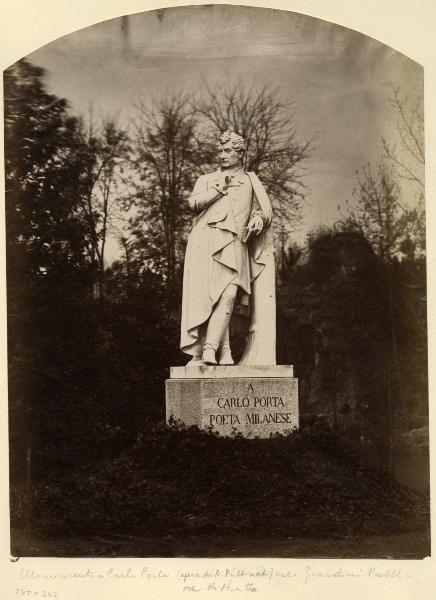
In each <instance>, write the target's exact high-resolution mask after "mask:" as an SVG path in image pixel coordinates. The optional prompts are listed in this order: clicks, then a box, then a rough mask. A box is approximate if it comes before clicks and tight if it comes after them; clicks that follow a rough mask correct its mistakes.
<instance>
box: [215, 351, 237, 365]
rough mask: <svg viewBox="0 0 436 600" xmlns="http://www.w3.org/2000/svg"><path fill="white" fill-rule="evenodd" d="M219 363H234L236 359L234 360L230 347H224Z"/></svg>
mask: <svg viewBox="0 0 436 600" xmlns="http://www.w3.org/2000/svg"><path fill="white" fill-rule="evenodd" d="M218 364H219V365H227V366H230V365H234V364H235V361H234V360H233V357H232V353H231V352H230V348H223V349H222V350H221V354H220V360H219V363H218Z"/></svg>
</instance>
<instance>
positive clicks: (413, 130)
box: [382, 88, 425, 190]
mask: <svg viewBox="0 0 436 600" xmlns="http://www.w3.org/2000/svg"><path fill="white" fill-rule="evenodd" d="M389 100H390V103H391V105H392V106H393V108H394V110H395V112H396V113H397V115H398V120H397V127H396V130H397V134H398V142H396V143H389V142H388V141H387V140H386V139H385V138H383V139H382V143H383V150H384V156H383V158H384V159H386V160H387V161H389V162H390V163H391V164H392V165H393V167H394V172H395V174H396V175H397V176H398V177H400V178H401V179H405V180H408V181H411V182H413V183H416V184H417V185H418V186H419V188H420V189H421V190H424V165H425V154H424V114H423V108H422V102H421V98H420V97H416V98H414V99H413V98H410V97H407V96H401V93H400V90H399V88H395V89H394V91H393V96H392V97H391V98H389Z"/></svg>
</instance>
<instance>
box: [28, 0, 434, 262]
mask: <svg viewBox="0 0 436 600" xmlns="http://www.w3.org/2000/svg"><path fill="white" fill-rule="evenodd" d="M28 58H29V60H30V61H31V62H33V63H34V64H37V65H39V66H41V67H44V68H45V69H46V70H47V77H46V85H47V88H48V90H49V91H50V92H52V93H55V94H57V95H59V96H61V97H65V98H67V99H68V100H69V102H70V105H71V109H72V111H73V112H74V113H75V114H79V113H80V114H87V113H88V111H89V107H90V106H91V105H92V107H93V112H94V114H95V115H97V114H98V113H99V112H101V113H102V114H104V115H105V116H111V115H114V114H119V115H120V117H119V120H120V122H124V121H125V122H127V121H128V120H129V119H130V117H132V116H133V115H134V113H135V109H134V105H135V103H137V101H138V99H140V98H144V99H147V98H150V97H152V96H156V95H161V94H165V93H166V92H168V91H170V90H171V89H173V88H176V89H179V88H187V89H189V88H196V87H198V86H201V79H202V77H206V78H208V79H211V80H217V79H218V80H220V79H221V80H224V79H225V78H229V79H230V80H231V79H232V78H238V77H242V78H244V79H246V80H247V82H249V83H250V82H251V81H252V80H253V78H255V80H256V81H257V82H258V83H259V84H261V85H262V84H267V85H271V86H272V87H277V86H278V87H280V89H281V91H282V92H283V94H285V95H288V96H290V97H291V98H292V99H294V100H295V104H296V125H297V132H298V134H299V137H300V138H301V139H302V140H305V139H309V138H315V149H314V151H313V152H312V156H311V159H310V161H309V162H308V163H307V165H306V166H307V174H306V176H305V179H304V182H305V183H306V184H307V185H308V186H309V188H310V193H309V194H308V198H307V200H308V206H307V207H306V208H305V222H304V226H303V227H302V228H301V230H300V231H299V232H297V233H295V234H293V237H294V239H296V240H297V241H302V240H304V237H305V235H306V233H307V231H308V230H310V229H312V228H313V227H318V226H319V225H322V224H331V223H333V221H334V220H335V219H336V217H337V216H338V213H337V206H338V205H339V204H340V205H341V206H344V204H345V201H346V200H347V199H350V198H351V193H352V190H353V188H354V186H355V184H356V177H355V171H356V169H359V168H361V167H362V166H363V165H365V164H366V163H368V162H371V163H373V164H374V166H376V163H377V162H378V160H379V157H380V156H381V153H382V147H381V138H382V136H384V137H386V138H388V139H390V140H392V141H394V140H395V127H396V123H397V119H398V116H397V115H396V114H395V112H394V111H393V110H392V108H391V105H390V103H389V100H388V98H389V97H390V96H391V95H392V89H393V87H399V88H400V89H401V93H402V94H403V95H407V96H410V97H412V96H413V97H416V96H418V97H420V98H421V99H422V94H423V70H422V68H421V66H420V65H418V64H417V63H415V62H414V61H412V60H410V59H409V58H407V57H406V56H404V55H403V54H401V53H399V52H397V51H395V50H393V49H391V48H389V47H388V46H386V45H384V44H381V43H380V42H377V41H375V40H374V39H372V38H369V37H367V36H364V35H362V34H360V33H358V32H355V31H353V30H351V29H347V28H344V27H340V26H338V25H334V24H331V23H329V22H327V21H322V20H319V19H315V18H312V17H308V16H305V15H301V14H298V13H292V12H287V11H286V12H285V11H279V10H272V9H261V8H253V7H241V6H230V5H212V6H191V7H179V8H170V9H165V10H160V11H151V12H144V13H138V14H136V15H130V16H129V17H125V18H119V19H113V20H110V21H105V22H103V23H100V24H98V25H94V26H92V27H88V28H86V29H83V30H80V31H78V32H75V33H73V34H70V35H68V36H65V37H62V38H60V39H58V40H56V41H55V42H52V43H51V44H48V45H46V46H44V47H42V48H41V49H39V50H37V51H36V52H34V53H32V54H30V55H29V56H28ZM405 192H406V193H407V195H408V197H409V198H413V190H412V189H410V188H409V189H407V190H405ZM115 251H116V249H115V247H114V246H112V247H111V252H112V253H113V252H115Z"/></svg>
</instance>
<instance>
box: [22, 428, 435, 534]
mask: <svg viewBox="0 0 436 600" xmlns="http://www.w3.org/2000/svg"><path fill="white" fill-rule="evenodd" d="M426 510H427V509H426V503H425V502H423V501H422V500H420V499H419V498H418V497H417V496H415V495H413V494H412V493H410V492H409V491H407V489H406V488H404V487H402V486H401V485H399V484H398V483H396V482H395V481H394V480H393V479H392V478H390V477H389V476H388V475H387V474H385V473H381V472H378V471H375V470H373V469H369V468H367V467H365V466H363V465H362V464H359V462H355V460H354V459H353V456H352V451H351V450H350V448H349V447H348V446H347V444H344V442H343V440H341V439H340V438H338V437H337V436H335V435H333V434H332V433H331V432H329V431H327V430H313V431H311V430H303V431H301V432H300V433H294V434H291V435H289V436H284V437H283V436H276V437H273V438H271V439H267V440H265V439H264V440H261V439H255V440H247V439H244V438H239V437H236V438H233V439H232V438H221V437H217V436H214V435H211V434H208V433H205V432H201V431H199V430H197V429H196V428H190V429H183V428H182V429H180V428H179V427H171V428H167V427H158V428H155V429H151V430H150V429H149V430H146V431H144V433H143V434H142V435H141V436H140V437H139V438H138V440H137V443H136V444H135V445H134V447H132V448H131V449H129V450H126V451H125V452H124V453H123V454H122V455H121V456H120V457H119V458H118V459H116V460H115V461H114V460H110V461H109V460H106V461H102V462H100V463H99V464H98V465H93V466H92V468H89V467H86V468H82V469H79V470H76V471H74V472H73V473H70V474H69V476H68V481H67V478H66V477H65V476H63V477H57V478H51V479H50V480H48V481H46V482H45V483H44V485H43V486H40V487H39V488H38V489H37V490H36V492H35V509H34V515H33V518H34V521H33V526H34V527H37V528H38V529H40V528H42V529H43V530H45V531H46V533H49V534H53V533H56V534H59V533H62V532H64V533H65V532H68V533H69V534H70V535H71V534H78V533H81V534H87V535H90V534H92V533H95V532H98V533H100V534H104V533H105V532H106V533H107V534H110V533H111V532H113V531H114V530H115V531H116V532H118V533H122V534H129V533H133V534H135V535H140V536H149V535H159V536H168V535H171V536H173V537H174V536H175V537H176V538H179V537H183V536H186V535H190V534H194V533H195V534H213V535H214V536H220V535H228V534H231V535H239V536H252V535H253V534H254V532H256V536H257V537H264V536H268V538H270V537H277V538H282V539H283V538H287V537H289V536H293V537H303V536H316V537H322V536H335V535H341V536H345V535H363V534H365V533H376V532H378V533H380V532H384V533H392V532H400V531H408V530H411V529H414V528H415V529H416V528H419V529H420V528H422V527H426V526H427V516H426Z"/></svg>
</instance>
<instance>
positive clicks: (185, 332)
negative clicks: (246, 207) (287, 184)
mask: <svg viewBox="0 0 436 600" xmlns="http://www.w3.org/2000/svg"><path fill="white" fill-rule="evenodd" d="M218 174H219V172H215V173H210V174H208V175H203V176H202V177H200V179H199V181H198V182H197V183H198V184H200V186H206V187H209V186H213V185H214V184H215V183H216V181H215V180H216V179H217V175H218ZM247 175H248V176H249V178H250V181H251V185H252V189H253V194H254V198H255V199H256V200H257V203H258V205H259V206H260V209H261V210H262V212H263V214H264V216H265V218H266V222H265V224H264V227H263V229H262V232H261V233H260V235H258V236H256V235H253V236H252V237H251V238H250V240H249V242H248V251H249V260H250V272H251V286H250V287H251V302H250V305H251V311H250V328H249V334H248V339H247V346H246V349H245V352H244V355H243V357H242V359H241V361H240V364H251V365H256V364H257V365H259V364H262V365H274V364H275V363H276V357H275V339H276V331H275V329H276V325H275V319H276V316H275V266H274V246H273V238H272V227H271V218H272V209H271V203H270V201H269V198H268V195H267V193H266V191H265V189H264V187H263V185H262V184H261V182H260V181H259V179H258V177H257V176H256V175H255V174H254V173H247ZM236 235H237V228H236V225H235V222H234V218H233V213H232V210H231V208H230V206H229V197H228V196H227V195H225V196H222V197H221V198H220V199H218V200H217V201H216V202H214V203H213V204H211V205H210V206H209V207H207V208H206V209H205V210H204V211H203V212H202V213H200V214H199V215H198V216H197V217H196V219H195V221H194V225H193V228H192V230H191V233H190V236H189V239H188V244H187V247H186V254H185V265H184V275H183V300H182V319H181V344H180V347H181V349H182V351H183V352H185V353H186V354H190V355H193V354H194V352H193V350H192V349H193V347H194V346H195V345H197V344H198V339H199V327H200V326H201V325H202V324H204V323H206V321H207V320H208V319H209V317H210V315H211V313H212V310H213V308H214V306H215V304H216V303H217V301H218V300H219V298H220V296H221V294H222V292H223V291H224V290H225V288H226V287H227V286H228V285H229V283H231V281H232V280H233V279H234V277H235V273H236V272H237V267H236V257H235V249H234V244H233V241H234V239H235V238H236ZM246 291H247V290H246Z"/></svg>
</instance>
